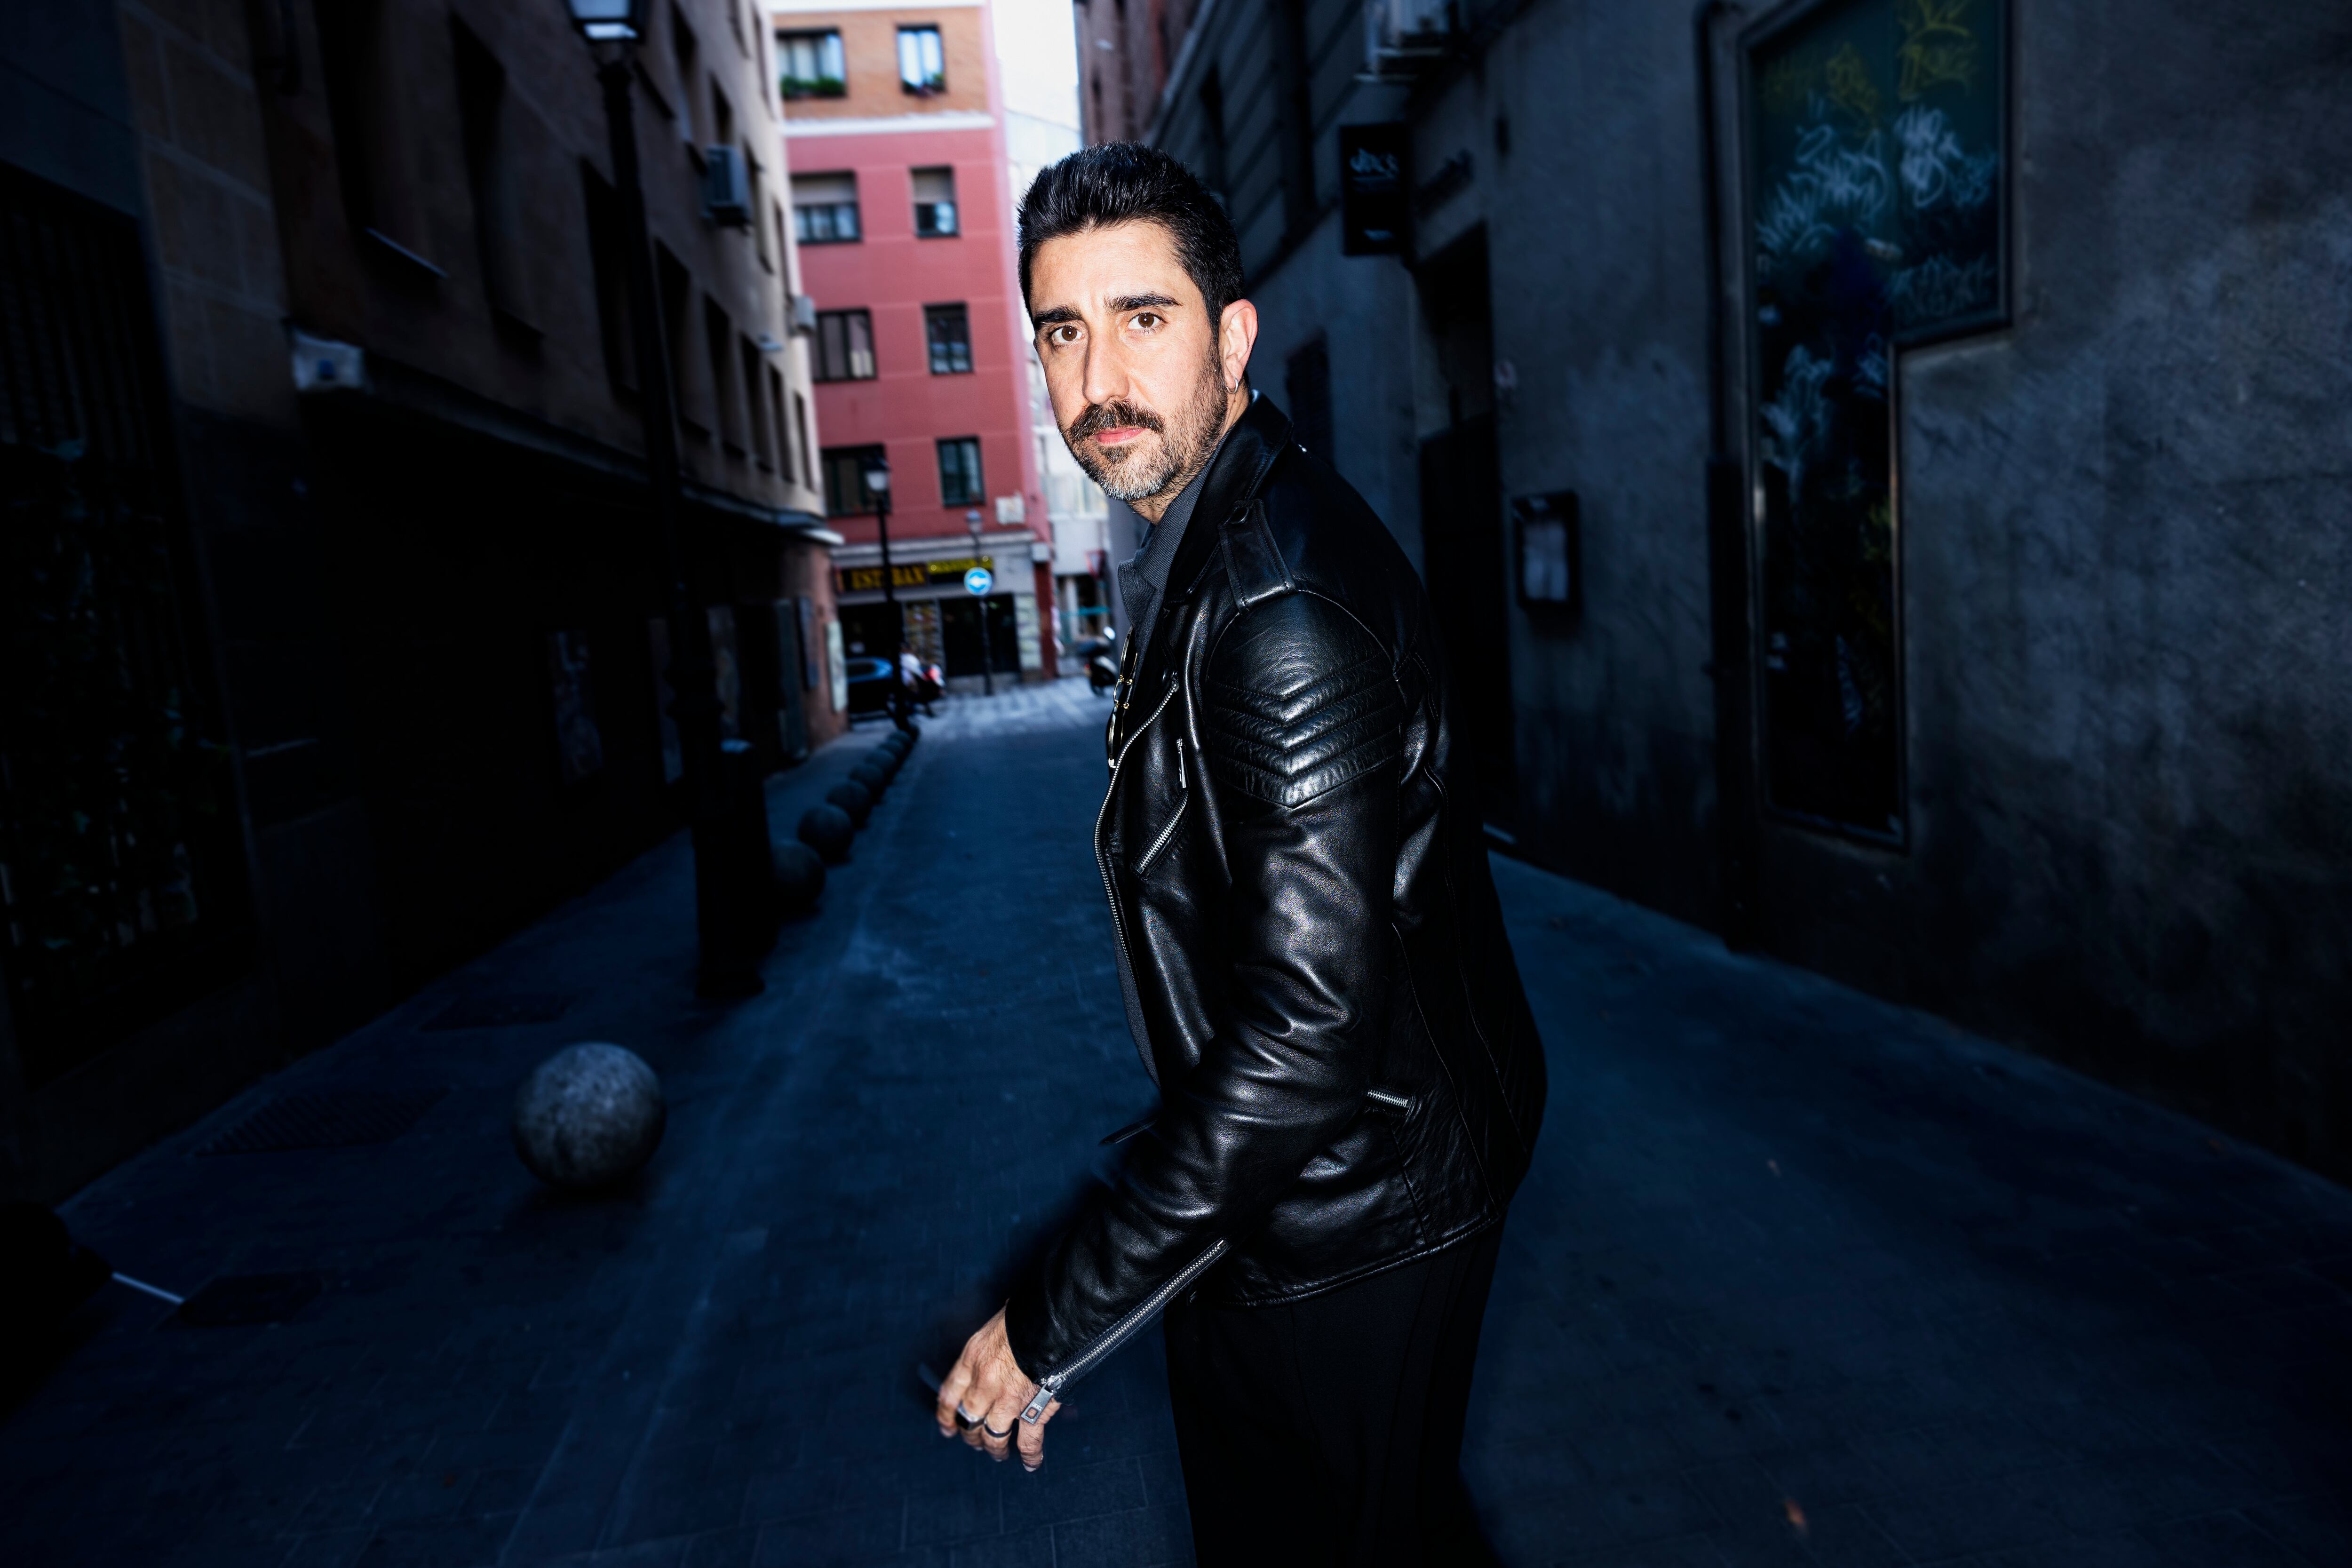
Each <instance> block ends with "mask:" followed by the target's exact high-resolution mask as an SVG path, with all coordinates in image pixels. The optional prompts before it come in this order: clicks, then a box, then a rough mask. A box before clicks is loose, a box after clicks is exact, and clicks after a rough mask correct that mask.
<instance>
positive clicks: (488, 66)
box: [449, 17, 535, 330]
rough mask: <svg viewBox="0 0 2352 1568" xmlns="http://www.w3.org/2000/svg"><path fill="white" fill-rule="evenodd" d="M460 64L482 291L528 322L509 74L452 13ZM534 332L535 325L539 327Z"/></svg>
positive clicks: (460, 106)
mask: <svg viewBox="0 0 2352 1568" xmlns="http://www.w3.org/2000/svg"><path fill="white" fill-rule="evenodd" d="M449 31H450V34H451V38H452V42H453V43H454V45H455V48H456V55H457V127H458V133H459V136H460V138H461V139H462V141H463V142H464V145H465V150H466V184H467V191H468V193H469V194H470V195H472V196H473V198H474V254H475V258H476V259H477V260H478V261H479V262H480V263H481V267H482V291H483V292H484V293H485V294H487V295H488V297H489V301H490V308H491V309H492V310H496V311H499V313H500V314H501V315H502V316H504V317H505V318H506V319H507V320H508V321H512V322H519V323H525V324H527V321H528V317H529V315H530V312H529V311H527V310H524V309H523V288H522V284H523V279H524V278H525V277H526V276H527V275H528V272H529V268H527V267H526V265H525V261H524V256H523V245H522V231H523V223H522V211H521V205H522V192H521V188H520V179H519V178H518V174H519V171H518V170H517V168H516V166H515V156H514V152H515V150H514V146H513V140H514V136H513V132H514V125H513V120H512V115H511V112H510V110H509V109H508V107H507V73H506V69H505V68H504V67H502V66H500V65H499V61H498V58H497V57H496V56H494V55H492V54H491V53H490V51H489V50H488V48H486V47H483V44H482V41H481V40H480V39H479V38H478V37H475V36H474V34H473V31H472V29H470V28H468V27H467V26H466V24H464V23H463V22H460V21H458V20H457V18H455V17H451V18H450V21H449ZM534 330H535V329H534Z"/></svg>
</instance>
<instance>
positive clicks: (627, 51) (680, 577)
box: [566, 0, 762, 996]
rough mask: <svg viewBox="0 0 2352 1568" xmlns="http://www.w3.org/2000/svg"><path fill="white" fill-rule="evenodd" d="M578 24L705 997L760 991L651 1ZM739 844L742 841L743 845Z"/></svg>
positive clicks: (617, 3)
mask: <svg viewBox="0 0 2352 1568" xmlns="http://www.w3.org/2000/svg"><path fill="white" fill-rule="evenodd" d="M566 3H567V4H568V5H570V6H571V8H572V22H573V24H574V25H575V26H578V27H579V29H580V31H581V34H582V36H583V37H585V38H586V39H587V40H588V44H589V48H590V51H591V52H592V53H593V55H594V57H595V60H596V79H597V81H598V82H599V83H600V84H601V85H602V86H603V88H604V121H605V129H606V132H607V134H608V135H609V136H610V138H611V141H612V153H613V184H614V187H615V189H616V190H617V192H618V194H619V195H620V199H621V237H622V242H623V244H624V246H625V247H626V248H627V251H628V258H627V262H628V266H627V271H628V284H629V320H630V325H631V327H632V329H633V331H632V343H631V347H632V349H633V350H634V352H635V356H636V362H637V411H638V415H639V417H640V418H641V419H642V420H643V422H644V425H645V441H646V483H647V486H648V488H649V489H651V491H652V493H653V503H654V521H655V522H656V525H657V526H658V527H659V528H660V530H661V537H662V548H663V552H664V555H665V557H666V561H667V566H668V569H669V656H670V657H669V685H670V690H671V692H672V694H673V698H672V700H671V702H670V709H669V710H670V714H671V716H672V717H673V718H674V719H676V720H677V740H678V750H679V752H681V753H682V754H681V757H680V761H681V762H682V763H684V765H685V773H686V786H687V798H688V824H689V826H690V829H691V832H692V836H693V839H694V912H695V928H696V934H697V936H698V938H699V941H700V946H701V962H700V963H699V965H698V974H697V976H696V982H695V988H696V989H697V990H698V992H700V993H701V994H703V995H705V996H749V995H751V994H755V993H757V992H758V991H760V990H761V988H762V983H761V979H760V973H759V967H758V962H757V957H758V954H757V948H756V945H755V944H754V943H753V942H752V941H751V931H750V926H751V919H752V915H751V910H750V909H749V908H748V907H747V903H748V900H745V899H744V898H742V897H740V896H739V893H738V884H739V883H740V882H741V880H742V876H741V874H740V873H741V868H738V867H733V866H730V865H729V864H728V857H727V854H726V850H727V848H728V846H727V843H726V838H727V834H726V796H725V794H724V790H725V784H726V781H725V778H724V776H723V774H722V772H721V770H722V768H723V767H724V765H725V764H724V762H723V754H722V752H721V751H720V749H719V741H720V727H719V715H720V713H721V712H722V709H721V707H720V704H719V667H718V664H717V662H716V661H715V660H714V659H713V658H712V657H711V648H710V619H709V616H708V615H706V614H705V613H703V612H702V611H701V610H700V609H699V608H698V606H697V605H696V604H695V602H694V596H693V595H692V594H691V593H690V592H689V591H688V587H687V575H686V551H685V547H684V545H683V543H682V542H681V540H680V537H679V534H680V529H679V521H678V473H677V424H676V423H675V419H676V411H675V407H674V403H673V398H672V393H671V388H670V384H669V354H668V353H667V349H666V347H665V345H664V342H663V338H662V322H661V316H660V314H659V312H658V311H657V310H656V309H655V305H654V276H653V244H652V237H651V236H650V235H649V234H648V233H647V231H646V195H645V186H644V184H643V181H642V179H641V177H640V175H639V174H638V169H637V131H636V114H635V100H634V97H633V90H634V89H633V88H632V85H631V79H632V77H633V76H634V74H635V64H634V58H633V57H634V56H635V52H636V45H637V41H638V39H639V38H641V37H643V36H644V32H645V27H644V5H645V0H566ZM738 847H739V848H740V846H738Z"/></svg>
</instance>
